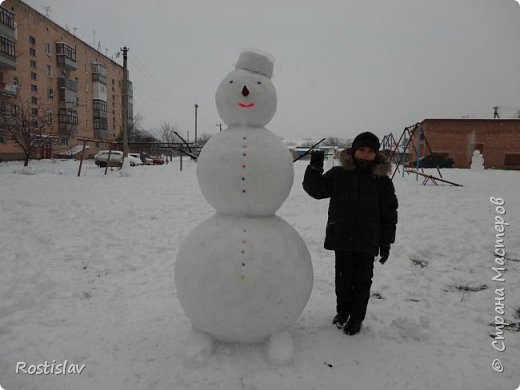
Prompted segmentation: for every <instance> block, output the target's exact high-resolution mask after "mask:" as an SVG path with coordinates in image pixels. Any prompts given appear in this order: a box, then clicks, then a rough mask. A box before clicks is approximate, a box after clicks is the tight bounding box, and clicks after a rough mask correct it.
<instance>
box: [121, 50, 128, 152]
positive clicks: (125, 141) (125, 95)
mask: <svg viewBox="0 0 520 390" xmlns="http://www.w3.org/2000/svg"><path fill="white" fill-rule="evenodd" d="M128 50H129V49H128V47H126V46H123V48H122V49H121V51H122V52H123V158H127V157H128V68H127V63H126V62H127V58H128V54H127V53H128Z"/></svg>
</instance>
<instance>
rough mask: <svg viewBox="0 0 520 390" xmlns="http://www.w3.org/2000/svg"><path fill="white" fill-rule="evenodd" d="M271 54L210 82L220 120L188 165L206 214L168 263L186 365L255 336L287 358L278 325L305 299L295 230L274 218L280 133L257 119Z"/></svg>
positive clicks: (282, 150) (245, 60) (272, 99)
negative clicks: (209, 210)
mask: <svg viewBox="0 0 520 390" xmlns="http://www.w3.org/2000/svg"><path fill="white" fill-rule="evenodd" d="M272 72H273V59H272V57H270V56H269V55H268V54H267V53H262V52H258V51H253V50H247V51H243V52H242V53H241V54H240V57H239V60H238V62H237V65H236V69H235V70H233V71H232V72H230V73H229V74H228V75H227V76H226V77H225V78H224V80H223V81H222V82H221V83H220V85H219V87H218V89H217V93H216V104H217V109H218V112H219V115H220V117H221V118H222V120H223V121H224V123H225V124H226V125H227V126H228V127H227V129H225V130H223V131H222V132H221V133H219V134H218V135H216V136H213V137H212V138H211V139H210V140H209V141H208V143H207V144H206V145H205V146H204V148H203V149H202V152H201V154H200V156H199V158H198V162H197V179H198V183H199V186H200V189H201V191H202V194H203V195H204V197H205V198H206V200H207V201H208V203H209V204H211V205H212V206H213V207H214V208H215V210H216V213H215V214H214V215H213V216H211V217H210V218H208V219H207V220H205V221H203V222H202V223H200V224H199V225H198V226H196V227H195V229H194V230H193V231H191V232H190V233H189V234H188V236H187V237H186V238H185V239H184V241H183V242H182V245H181V247H180V248H179V252H178V255H177V260H176V263H175V284H176V287H177V295H178V298H179V301H180V303H181V306H182V307H183V309H184V311H185V313H186V315H187V317H188V318H189V319H190V320H191V323H192V329H191V333H190V337H189V340H188V345H187V349H186V356H185V358H186V362H187V363H200V364H203V363H204V362H205V361H206V360H207V359H208V357H209V356H210V355H211V353H212V351H213V349H214V346H215V342H216V341H219V342H225V343H238V344H252V343H262V342H265V343H266V346H267V357H268V359H269V360H270V361H272V362H274V363H277V364H288V363H289V362H290V361H291V360H292V356H293V339H292V336H291V333H290V332H289V331H288V328H289V327H290V326H291V325H292V324H293V323H294V322H295V321H296V320H297V319H298V317H299V316H300V314H301V313H302V311H303V309H304V307H305V305H306V304H307V301H308V299H309V296H310V293H311V290H312V283H313V270H312V264H311V258H310V254H309V251H308V249H307V246H306V245H305V243H304V241H303V239H302V238H301V236H300V235H299V234H298V232H297V231H296V230H295V229H294V228H293V227H292V226H291V225H289V224H288V223H287V222H286V221H285V220H283V219H282V218H280V217H278V216H276V215H275V213H276V211H277V210H278V209H279V208H280V206H281V205H282V203H283V202H284V200H285V199H286V198H287V196H288V195H289V192H290V190H291V187H292V184H293V177H294V171H293V163H292V158H291V154H290V152H289V150H288V149H287V147H286V146H285V145H284V144H283V142H282V141H281V139H280V138H279V137H277V136H275V135H274V134H273V133H272V132H271V131H269V130H267V129H266V128H265V127H264V126H265V125H266V124H267V123H268V122H269V121H270V120H271V119H272V117H273V115H274V113H275V111H276V104H277V97H276V90H275V88H274V85H273V84H272V82H271V77H272Z"/></svg>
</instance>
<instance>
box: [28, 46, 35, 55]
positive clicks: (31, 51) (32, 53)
mask: <svg viewBox="0 0 520 390" xmlns="http://www.w3.org/2000/svg"><path fill="white" fill-rule="evenodd" d="M29 55H30V56H32V57H36V49H35V48H34V47H30V48H29Z"/></svg>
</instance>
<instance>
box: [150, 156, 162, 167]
mask: <svg viewBox="0 0 520 390" xmlns="http://www.w3.org/2000/svg"><path fill="white" fill-rule="evenodd" d="M152 160H153V164H154V165H163V164H164V159H163V158H162V156H154V157H152Z"/></svg>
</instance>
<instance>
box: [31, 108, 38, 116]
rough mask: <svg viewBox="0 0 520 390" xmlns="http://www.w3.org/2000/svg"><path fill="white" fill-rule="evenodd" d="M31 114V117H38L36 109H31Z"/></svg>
mask: <svg viewBox="0 0 520 390" xmlns="http://www.w3.org/2000/svg"><path fill="white" fill-rule="evenodd" d="M31 112H32V114H33V116H38V109H37V108H32V109H31Z"/></svg>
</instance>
